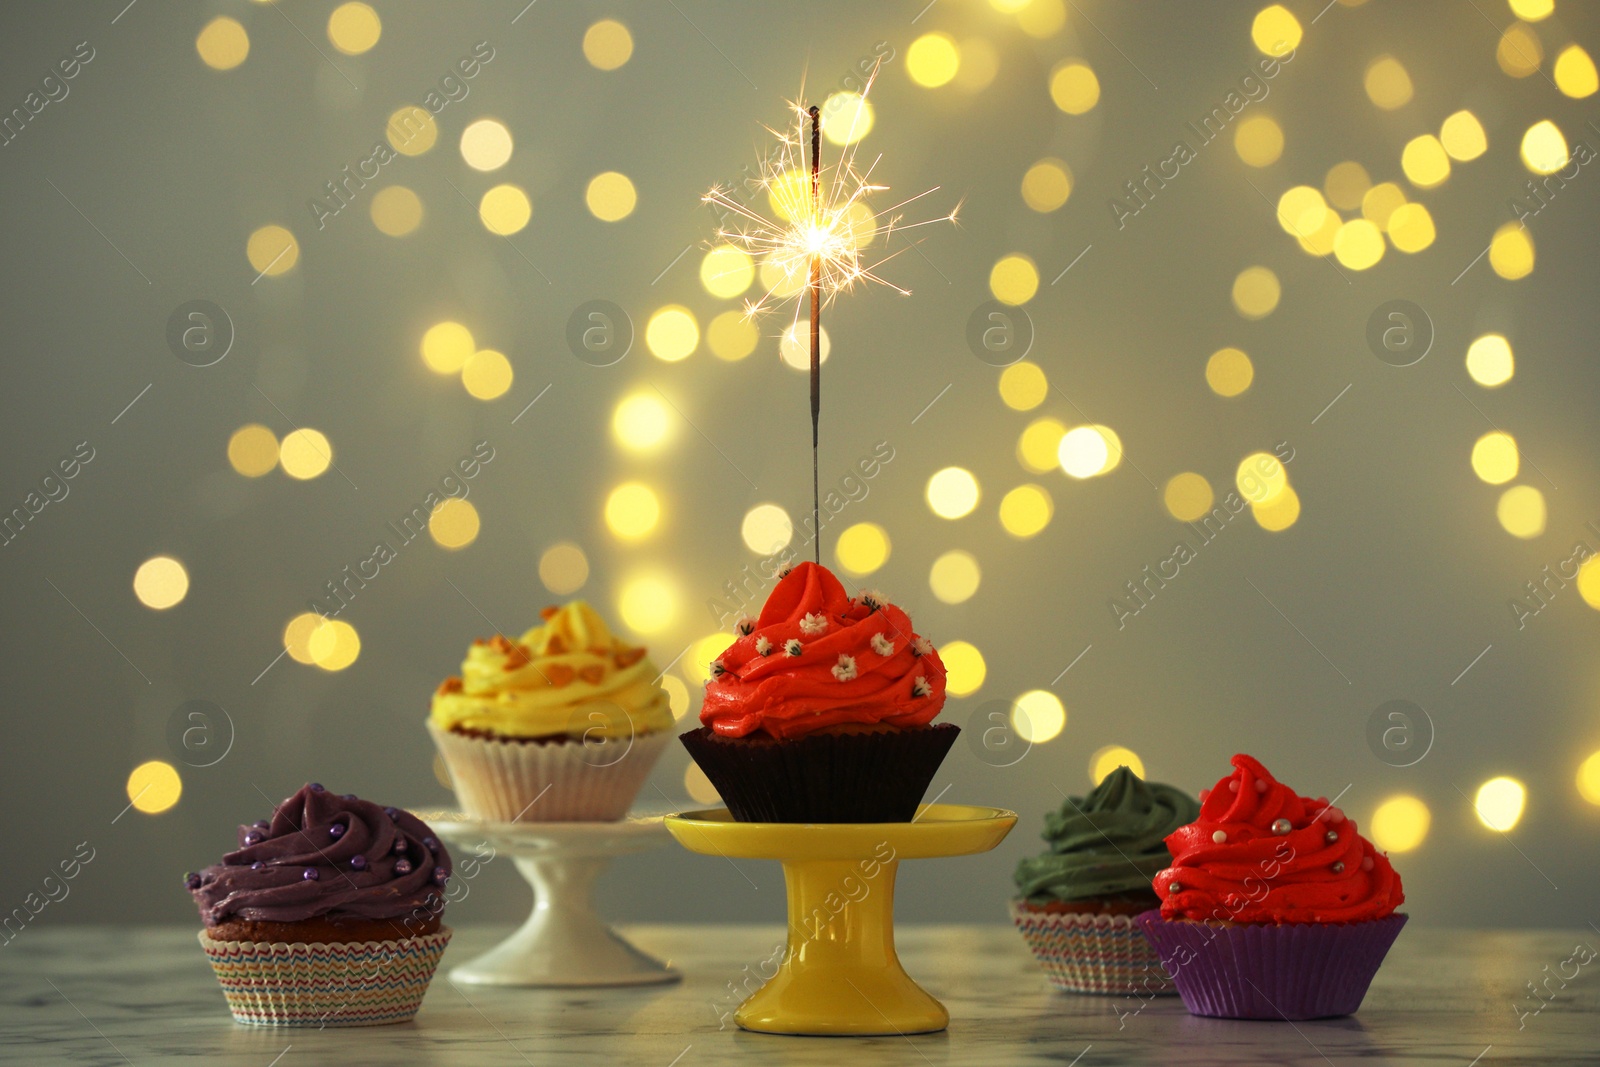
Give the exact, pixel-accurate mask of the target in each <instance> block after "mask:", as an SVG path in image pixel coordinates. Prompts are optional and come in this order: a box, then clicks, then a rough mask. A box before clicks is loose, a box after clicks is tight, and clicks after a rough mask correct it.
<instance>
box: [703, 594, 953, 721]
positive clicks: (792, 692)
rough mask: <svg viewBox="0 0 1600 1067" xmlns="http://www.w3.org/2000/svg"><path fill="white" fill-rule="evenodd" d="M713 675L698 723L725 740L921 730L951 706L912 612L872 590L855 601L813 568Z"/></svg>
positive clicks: (774, 601)
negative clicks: (857, 726)
mask: <svg viewBox="0 0 1600 1067" xmlns="http://www.w3.org/2000/svg"><path fill="white" fill-rule="evenodd" d="M750 626H751V624H750V623H748V622H746V623H745V624H744V625H743V626H741V627H740V629H741V631H742V630H744V629H745V628H748V627H750ZM795 642H798V645H796V644H795ZM796 653H798V654H796ZM711 669H712V678H711V682H710V684H709V685H707V686H706V695H705V703H704V705H703V706H702V707H701V710H700V721H701V723H703V724H704V725H706V726H709V727H711V729H712V730H714V731H716V732H717V733H718V734H721V735H723V736H725V737H743V736H745V735H746V734H749V733H752V732H754V731H757V730H761V731H764V732H766V733H767V734H769V735H771V736H772V737H776V738H779V739H783V738H791V737H803V736H805V735H806V734H810V733H814V732H816V731H817V730H822V729H825V728H827V727H830V726H840V725H845V724H851V723H867V724H871V723H883V724H885V725H889V726H922V725H924V724H926V723H927V722H928V721H929V720H931V719H932V718H933V717H934V716H935V715H937V714H939V709H940V708H941V707H943V706H944V690H945V672H944V664H943V663H942V662H940V660H939V654H938V653H937V652H935V651H934V650H933V646H932V645H931V644H929V643H928V642H927V641H925V640H924V639H922V638H920V637H918V636H917V635H916V634H915V633H913V632H912V629H911V619H910V618H909V617H908V616H907V615H906V613H905V612H903V611H901V610H900V609H899V608H897V607H895V606H894V605H893V604H890V603H887V602H886V601H884V600H883V599H882V598H880V597H877V596H874V595H872V594H870V593H863V594H862V595H861V596H860V597H857V598H855V599H852V598H851V597H850V596H849V595H848V594H846V592H845V590H844V586H843V585H841V584H840V583H839V579H837V578H835V577H834V576H833V575H832V574H831V573H830V572H829V571H828V569H827V568H826V567H823V566H821V565H819V564H816V563H801V564H798V565H797V566H796V567H795V568H794V569H793V570H791V571H790V572H789V573H788V575H787V576H785V577H784V578H783V579H782V580H781V581H779V582H778V585H777V587H776V588H775V589H773V591H772V595H771V596H769V597H768V598H767V603H766V606H765V607H763V608H762V609H761V617H760V618H759V619H757V620H755V622H754V624H753V629H750V632H748V633H743V634H742V636H740V637H738V638H737V639H735V640H734V642H733V644H731V645H729V646H728V650H727V651H726V652H724V653H723V654H722V655H721V656H719V657H718V658H717V659H716V660H715V661H714V662H713V664H712V668H711Z"/></svg>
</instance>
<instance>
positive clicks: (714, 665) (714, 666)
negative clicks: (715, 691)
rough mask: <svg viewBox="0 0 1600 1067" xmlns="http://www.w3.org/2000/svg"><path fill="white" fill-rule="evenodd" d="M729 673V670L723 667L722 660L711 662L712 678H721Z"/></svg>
mask: <svg viewBox="0 0 1600 1067" xmlns="http://www.w3.org/2000/svg"><path fill="white" fill-rule="evenodd" d="M727 673H728V668H726V667H724V666H723V665H722V661H721V660H720V659H714V660H712V661H711V677H713V678H721V677H722V676H723V675H724V674H727Z"/></svg>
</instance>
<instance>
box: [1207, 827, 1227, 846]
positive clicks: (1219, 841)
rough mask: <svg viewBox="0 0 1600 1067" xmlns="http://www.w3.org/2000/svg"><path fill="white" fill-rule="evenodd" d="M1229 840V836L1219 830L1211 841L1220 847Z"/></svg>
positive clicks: (1212, 836)
mask: <svg viewBox="0 0 1600 1067" xmlns="http://www.w3.org/2000/svg"><path fill="white" fill-rule="evenodd" d="M1227 839H1228V835H1227V834H1225V833H1223V832H1222V831H1221V830H1218V831H1216V832H1215V833H1213V834H1212V835H1211V840H1213V841H1215V842H1216V843H1217V844H1219V845H1220V844H1222V843H1223V842H1224V841H1226V840H1227Z"/></svg>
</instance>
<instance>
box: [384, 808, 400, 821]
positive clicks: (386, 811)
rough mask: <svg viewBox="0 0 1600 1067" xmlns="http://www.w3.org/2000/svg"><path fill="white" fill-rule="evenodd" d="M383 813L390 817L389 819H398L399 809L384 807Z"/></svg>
mask: <svg viewBox="0 0 1600 1067" xmlns="http://www.w3.org/2000/svg"><path fill="white" fill-rule="evenodd" d="M383 813H384V814H385V815H387V816H389V818H391V819H398V818H399V817H400V809H399V808H384V809H383Z"/></svg>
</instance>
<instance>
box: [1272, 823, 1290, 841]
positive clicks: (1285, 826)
mask: <svg viewBox="0 0 1600 1067" xmlns="http://www.w3.org/2000/svg"><path fill="white" fill-rule="evenodd" d="M1292 829H1294V827H1292V826H1290V825H1289V820H1288V819H1273V820H1272V832H1273V833H1275V834H1277V835H1278V836H1279V837H1282V836H1283V835H1284V834H1286V833H1288V832H1289V831H1290V830H1292Z"/></svg>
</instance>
